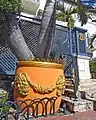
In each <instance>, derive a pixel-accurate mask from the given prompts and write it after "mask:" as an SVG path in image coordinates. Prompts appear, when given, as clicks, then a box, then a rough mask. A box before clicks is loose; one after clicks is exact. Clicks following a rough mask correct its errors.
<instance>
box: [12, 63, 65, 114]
mask: <svg viewBox="0 0 96 120" xmlns="http://www.w3.org/2000/svg"><path fill="white" fill-rule="evenodd" d="M63 69H64V67H63V65H62V64H57V63H51V62H38V61H20V62H19V64H18V68H17V72H16V77H15V83H14V100H15V101H16V100H27V99H32V100H33V99H36V98H39V99H42V98H52V97H57V100H56V103H55V110H57V109H58V108H59V105H60V102H61V92H62V90H64V86H65V78H64V73H63ZM22 80H23V81H22ZM26 81H27V82H26ZM22 83H23V84H22ZM24 85H25V86H24ZM23 88H24V89H23ZM40 88H41V90H40ZM27 104H29V103H28V101H27ZM21 107H22V108H24V105H23V106H21ZM39 107H40V106H39ZM47 110H48V111H49V110H50V103H48V105H47ZM41 111H42V108H41V107H40V108H39V113H41Z"/></svg>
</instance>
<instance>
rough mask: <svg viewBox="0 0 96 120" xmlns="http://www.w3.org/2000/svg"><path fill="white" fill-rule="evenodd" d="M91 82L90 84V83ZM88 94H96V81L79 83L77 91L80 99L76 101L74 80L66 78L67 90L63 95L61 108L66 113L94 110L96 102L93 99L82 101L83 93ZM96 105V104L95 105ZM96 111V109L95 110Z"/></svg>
mask: <svg viewBox="0 0 96 120" xmlns="http://www.w3.org/2000/svg"><path fill="white" fill-rule="evenodd" d="M88 82H89V83H88ZM84 91H85V92H86V93H87V95H86V96H87V97H88V94H89V95H91V96H92V95H93V94H92V93H93V92H94V95H95V94H96V92H95V91H96V80H89V81H88V80H87V82H86V81H85V82H84V81H83V82H80V83H79V86H78V91H77V97H78V99H76V100H75V98H74V80H73V79H72V78H66V88H65V91H64V93H63V94H62V102H61V106H60V107H61V108H62V109H63V110H64V112H66V111H69V112H71V113H74V112H83V111H88V110H93V109H94V105H95V107H96V101H94V100H92V99H85V98H83V99H82V92H84ZM94 103H95V104H94ZM95 109H96V108H95Z"/></svg>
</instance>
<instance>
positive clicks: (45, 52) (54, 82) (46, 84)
mask: <svg viewBox="0 0 96 120" xmlns="http://www.w3.org/2000/svg"><path fill="white" fill-rule="evenodd" d="M55 7H56V1H55V0H47V1H46V5H45V9H44V12H43V16H42V22H41V27H40V36H39V40H38V52H37V55H36V57H34V55H33V53H32V51H30V49H29V48H28V46H27V44H26V42H25V40H24V38H23V35H22V33H21V31H20V28H19V26H18V23H17V20H16V15H17V14H18V15H19V14H20V11H21V0H12V1H10V0H7V1H5V0H2V1H0V11H1V12H0V25H1V26H0V27H1V29H0V30H2V32H0V33H2V35H1V36H2V40H3V42H7V44H8V46H9V47H10V49H11V51H12V52H13V54H14V55H15V56H16V57H17V59H18V63H17V70H16V76H15V83H14V100H26V99H35V98H44V97H49V98H51V97H53V96H57V98H58V99H57V102H56V109H58V107H59V105H60V101H61V94H60V93H61V92H62V90H64V87H65V78H64V73H63V69H64V68H63V64H62V60H60V59H59V58H58V59H55V58H54V57H52V56H51V58H50V48H51V44H52V42H53V39H54V33H55V20H56V19H55V11H56V9H55ZM50 28H51V30H50Z"/></svg>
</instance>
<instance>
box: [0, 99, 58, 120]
mask: <svg viewBox="0 0 96 120" xmlns="http://www.w3.org/2000/svg"><path fill="white" fill-rule="evenodd" d="M56 100H57V97H52V98H42V99H40V98H38V99H34V100H31V99H28V100H25V101H21V100H19V101H15V102H11V101H7V102H5V103H4V104H2V105H0V120H3V119H4V120H31V119H33V118H38V117H47V116H48V115H55V113H56V110H55V103H56ZM49 105H50V107H49ZM21 106H23V107H21ZM48 107H49V110H48ZM4 108H5V109H4ZM39 109H41V111H40V113H39Z"/></svg>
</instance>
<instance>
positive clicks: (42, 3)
mask: <svg viewBox="0 0 96 120" xmlns="http://www.w3.org/2000/svg"><path fill="white" fill-rule="evenodd" d="M45 3H46V0H40V7H39V8H40V9H41V10H44V6H45Z"/></svg>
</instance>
